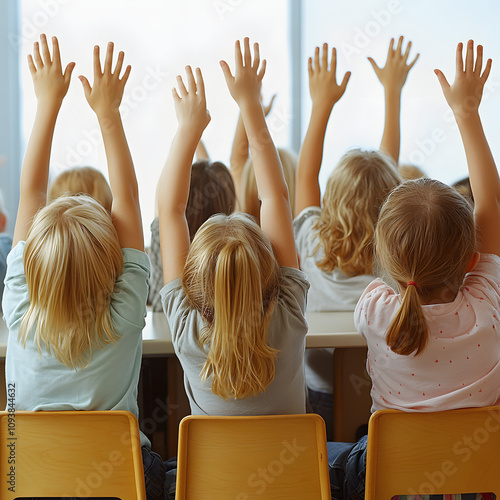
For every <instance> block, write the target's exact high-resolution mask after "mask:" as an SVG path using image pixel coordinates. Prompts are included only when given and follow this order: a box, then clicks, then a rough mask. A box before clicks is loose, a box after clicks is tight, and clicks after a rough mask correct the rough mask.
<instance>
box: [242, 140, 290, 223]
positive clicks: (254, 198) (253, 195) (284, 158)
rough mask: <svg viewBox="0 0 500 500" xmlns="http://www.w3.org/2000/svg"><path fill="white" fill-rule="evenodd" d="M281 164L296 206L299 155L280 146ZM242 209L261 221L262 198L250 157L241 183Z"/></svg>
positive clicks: (244, 168)
mask: <svg viewBox="0 0 500 500" xmlns="http://www.w3.org/2000/svg"><path fill="white" fill-rule="evenodd" d="M277 151H278V155H279V157H280V161H281V165H282V167H283V174H284V176H285V182H286V184H287V186H288V199H289V200H290V207H291V208H292V212H293V207H294V206H295V178H296V174H297V157H296V156H295V155H294V154H293V153H291V152H289V151H287V150H286V149H282V148H278V149H277ZM241 210H242V212H245V213H246V214H249V215H251V216H252V217H255V219H256V220H257V222H259V221H260V200H259V192H258V189H257V182H256V180H255V172H254V170H253V163H252V159H251V158H249V159H248V160H247V162H246V163H245V166H244V167H243V174H242V183H241Z"/></svg>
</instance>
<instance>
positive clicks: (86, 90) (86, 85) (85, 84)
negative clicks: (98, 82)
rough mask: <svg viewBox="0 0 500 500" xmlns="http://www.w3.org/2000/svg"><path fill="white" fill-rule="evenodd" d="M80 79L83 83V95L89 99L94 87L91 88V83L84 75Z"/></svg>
mask: <svg viewBox="0 0 500 500" xmlns="http://www.w3.org/2000/svg"><path fill="white" fill-rule="evenodd" d="M78 79H79V80H80V81H81V82H82V86H83V93H84V94H85V97H88V96H89V95H90V93H91V92H92V87H91V86H90V83H89V81H88V80H87V79H86V78H85V77H84V76H83V75H80V76H79V77H78Z"/></svg>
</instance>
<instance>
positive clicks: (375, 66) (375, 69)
mask: <svg viewBox="0 0 500 500" xmlns="http://www.w3.org/2000/svg"><path fill="white" fill-rule="evenodd" d="M368 61H370V64H371V65H372V68H373V71H375V73H376V74H378V72H379V71H380V68H379V67H378V65H377V63H376V62H375V61H374V60H373V58H371V57H369V58H368Z"/></svg>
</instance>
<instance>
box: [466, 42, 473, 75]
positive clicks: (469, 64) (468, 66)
mask: <svg viewBox="0 0 500 500" xmlns="http://www.w3.org/2000/svg"><path fill="white" fill-rule="evenodd" d="M473 70H474V42H473V41H472V40H469V41H468V42H467V54H466V56H465V71H466V72H467V73H471V72H472V71H473Z"/></svg>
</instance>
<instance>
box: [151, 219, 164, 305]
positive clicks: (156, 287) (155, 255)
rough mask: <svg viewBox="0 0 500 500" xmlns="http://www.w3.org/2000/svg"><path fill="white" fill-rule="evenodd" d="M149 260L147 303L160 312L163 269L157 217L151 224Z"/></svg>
mask: <svg viewBox="0 0 500 500" xmlns="http://www.w3.org/2000/svg"><path fill="white" fill-rule="evenodd" d="M149 257H150V259H151V286H150V289H149V302H150V304H151V307H152V308H153V311H154V312H161V311H162V305H161V298H160V290H161V289H162V288H163V285H164V283H163V267H162V264H161V247H160V221H159V219H158V217H156V219H155V220H154V221H153V222H152V223H151V246H150V247H149Z"/></svg>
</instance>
